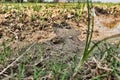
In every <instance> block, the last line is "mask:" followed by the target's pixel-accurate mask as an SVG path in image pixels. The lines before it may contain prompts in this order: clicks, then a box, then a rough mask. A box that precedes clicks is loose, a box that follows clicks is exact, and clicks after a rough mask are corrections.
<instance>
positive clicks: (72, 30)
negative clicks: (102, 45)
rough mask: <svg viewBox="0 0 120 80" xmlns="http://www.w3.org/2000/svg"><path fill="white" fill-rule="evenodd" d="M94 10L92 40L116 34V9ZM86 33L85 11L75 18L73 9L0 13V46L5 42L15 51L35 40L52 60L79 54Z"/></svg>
mask: <svg viewBox="0 0 120 80" xmlns="http://www.w3.org/2000/svg"><path fill="white" fill-rule="evenodd" d="M94 9H95V13H96V16H95V17H94V31H93V38H92V39H93V40H101V39H103V38H105V37H108V36H111V35H114V34H120V25H119V23H120V9H119V8H117V7H113V8H109V9H104V8H100V7H94ZM111 11H112V12H111ZM48 12H49V14H48ZM86 34H87V12H86V11H84V12H83V13H82V17H78V16H77V14H76V12H75V10H74V9H71V10H70V9H61V8H60V9H59V8H57V9H56V8H54V9H53V8H48V9H45V8H44V6H43V8H41V10H40V11H39V12H37V11H34V10H33V9H31V8H24V9H23V10H21V11H19V10H16V9H12V10H10V11H7V12H4V11H3V12H1V14H0V44H2V43H3V42H6V43H7V46H9V47H11V48H12V49H14V50H15V51H17V50H18V49H24V47H26V46H29V45H30V44H31V43H33V42H35V41H37V42H38V43H40V44H41V43H42V46H43V47H44V51H43V53H44V56H49V57H51V58H52V59H54V58H55V59H58V58H62V57H64V58H65V60H66V61H68V60H69V59H71V57H73V56H74V55H78V53H80V52H81V53H82V52H83V49H84V45H85V37H86ZM1 50H2V48H1ZM55 59H54V60H55Z"/></svg>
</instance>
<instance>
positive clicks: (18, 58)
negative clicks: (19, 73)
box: [0, 42, 36, 75]
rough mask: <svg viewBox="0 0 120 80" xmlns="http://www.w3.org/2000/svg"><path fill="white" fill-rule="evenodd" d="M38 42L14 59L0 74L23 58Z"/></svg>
mask: <svg viewBox="0 0 120 80" xmlns="http://www.w3.org/2000/svg"><path fill="white" fill-rule="evenodd" d="M35 44H36V42H34V43H33V44H32V45H30V47H28V48H27V49H26V51H25V52H24V53H23V54H21V55H20V56H19V57H18V58H17V59H16V60H15V61H13V62H12V63H11V64H9V65H8V66H7V67H6V68H4V69H3V70H2V71H1V72H0V75H2V74H3V73H4V72H5V71H6V70H7V69H9V68H10V67H11V66H13V65H14V64H15V63H16V62H17V61H19V59H21V58H22V57H23V56H24V55H25V54H26V52H27V51H29V50H30V49H31V48H32V47H33V46H34V45H35Z"/></svg>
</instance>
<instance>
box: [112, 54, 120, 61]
mask: <svg viewBox="0 0 120 80" xmlns="http://www.w3.org/2000/svg"><path fill="white" fill-rule="evenodd" d="M112 56H113V57H114V58H115V59H116V60H117V61H118V62H120V59H119V58H118V57H116V56H114V55H112Z"/></svg>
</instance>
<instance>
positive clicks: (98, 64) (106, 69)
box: [93, 57, 112, 72]
mask: <svg viewBox="0 0 120 80" xmlns="http://www.w3.org/2000/svg"><path fill="white" fill-rule="evenodd" d="M93 60H94V61H95V63H96V64H97V67H98V68H99V69H102V70H105V71H108V72H109V71H112V69H109V68H107V67H101V65H100V62H98V61H97V60H96V59H95V58H94V57H93Z"/></svg>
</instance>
